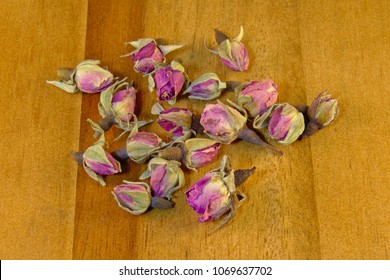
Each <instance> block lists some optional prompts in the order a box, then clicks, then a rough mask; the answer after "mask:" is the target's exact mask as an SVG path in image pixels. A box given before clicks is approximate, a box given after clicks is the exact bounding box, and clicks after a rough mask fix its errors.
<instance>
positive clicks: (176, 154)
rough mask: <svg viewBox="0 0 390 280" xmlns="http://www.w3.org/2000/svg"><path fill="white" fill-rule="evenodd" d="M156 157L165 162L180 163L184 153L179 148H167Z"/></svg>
mask: <svg viewBox="0 0 390 280" xmlns="http://www.w3.org/2000/svg"><path fill="white" fill-rule="evenodd" d="M158 156H159V157H161V158H163V159H166V160H176V161H182V159H183V156H184V153H183V150H182V149H181V148H180V147H169V148H166V149H164V150H162V151H161V152H159V153H158Z"/></svg>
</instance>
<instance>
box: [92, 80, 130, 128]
mask: <svg viewBox="0 0 390 280" xmlns="http://www.w3.org/2000/svg"><path fill="white" fill-rule="evenodd" d="M136 92H137V91H136V89H135V88H134V87H133V86H131V85H130V84H129V83H127V82H124V80H122V81H117V82H115V83H114V84H113V85H111V86H110V87H109V88H108V89H106V90H104V91H103V92H102V93H101V94H100V102H99V107H98V108H99V113H100V115H101V116H102V117H103V119H101V120H100V121H99V123H98V125H99V126H100V127H101V128H102V129H103V131H108V130H109V129H110V127H111V126H112V125H113V124H116V125H117V126H118V127H120V128H122V129H126V128H127V130H128V127H129V125H130V121H131V120H132V119H133V115H134V108H135V104H136Z"/></svg>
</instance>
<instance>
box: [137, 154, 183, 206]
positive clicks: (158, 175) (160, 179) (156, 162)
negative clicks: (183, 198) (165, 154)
mask: <svg viewBox="0 0 390 280" xmlns="http://www.w3.org/2000/svg"><path fill="white" fill-rule="evenodd" d="M146 178H150V187H151V189H152V193H153V197H164V198H167V199H171V197H172V194H173V192H175V191H176V190H178V189H179V188H180V187H181V186H182V185H183V184H184V173H183V171H182V170H181V168H180V162H177V161H171V160H165V159H162V158H158V157H156V158H152V159H151V160H150V161H149V163H148V169H147V170H146V171H145V172H144V173H143V174H142V175H141V177H140V179H141V180H144V179H146Z"/></svg>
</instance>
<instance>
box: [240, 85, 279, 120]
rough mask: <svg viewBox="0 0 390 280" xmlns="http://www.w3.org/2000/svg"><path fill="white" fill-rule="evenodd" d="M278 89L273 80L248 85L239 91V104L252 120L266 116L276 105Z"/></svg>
mask: <svg viewBox="0 0 390 280" xmlns="http://www.w3.org/2000/svg"><path fill="white" fill-rule="evenodd" d="M277 89H278V87H277V86H276V84H275V83H274V82H273V81H272V80H269V79H268V80H264V81H261V82H260V81H254V82H251V83H246V84H244V85H243V86H241V87H240V88H239V89H238V91H239V92H238V95H237V102H238V104H240V105H241V106H242V107H244V108H245V109H246V110H247V111H248V112H249V115H250V116H251V117H252V118H255V117H257V116H258V115H262V114H264V113H265V112H266V111H267V110H268V109H269V108H270V107H271V106H273V105H274V104H275V103H276V100H277V98H278V90H277Z"/></svg>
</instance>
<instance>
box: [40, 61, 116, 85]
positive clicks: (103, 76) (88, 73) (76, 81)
mask: <svg viewBox="0 0 390 280" xmlns="http://www.w3.org/2000/svg"><path fill="white" fill-rule="evenodd" d="M99 64H100V61H99V60H85V61H83V62H81V63H80V64H79V65H77V66H76V68H75V69H71V68H61V69H59V70H58V76H59V77H60V79H61V80H60V81H47V82H48V83H49V84H52V85H54V86H56V87H59V88H61V89H63V90H65V91H66V92H70V93H74V92H77V91H82V92H86V93H97V92H101V91H103V90H105V89H106V88H108V87H109V86H110V85H111V84H112V83H113V81H114V76H113V75H112V74H111V73H110V72H109V71H107V70H105V69H103V68H102V67H100V66H99Z"/></svg>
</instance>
